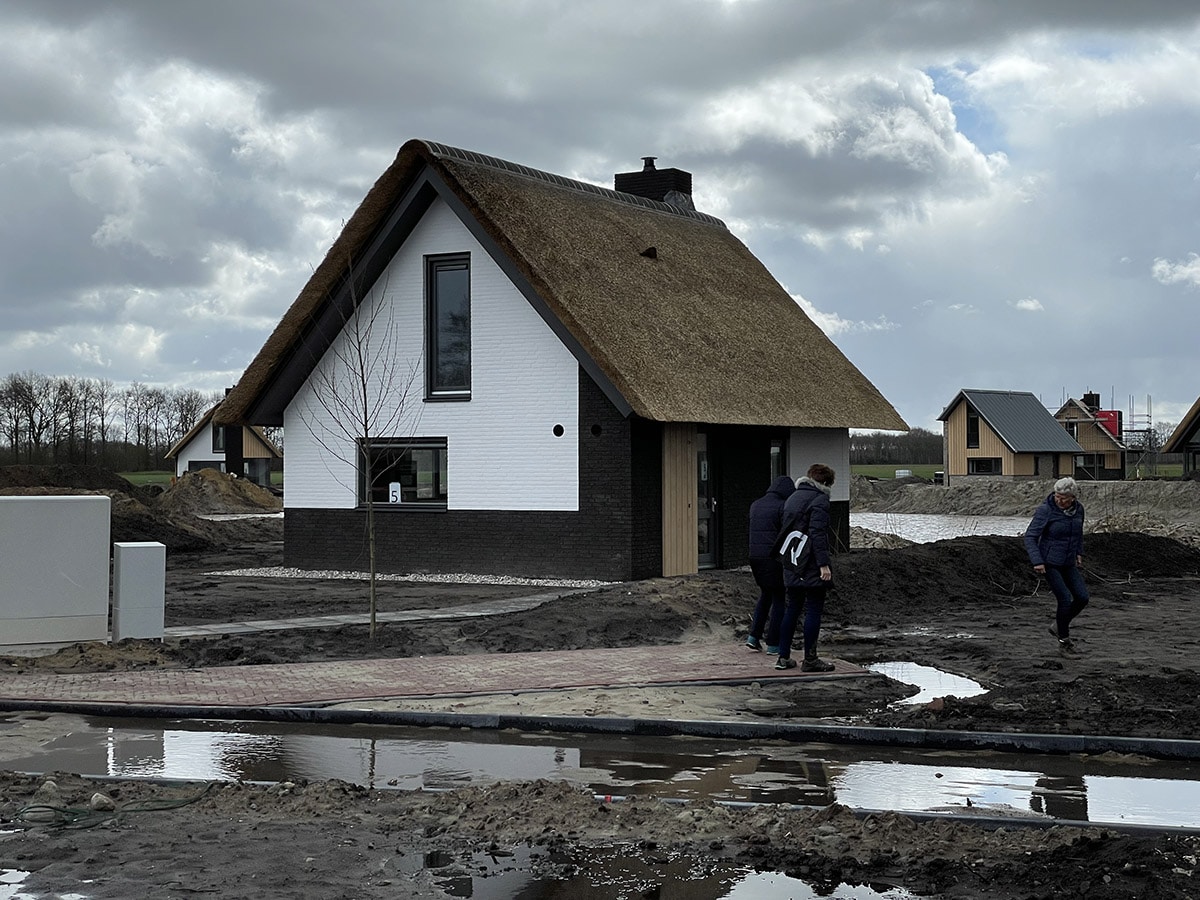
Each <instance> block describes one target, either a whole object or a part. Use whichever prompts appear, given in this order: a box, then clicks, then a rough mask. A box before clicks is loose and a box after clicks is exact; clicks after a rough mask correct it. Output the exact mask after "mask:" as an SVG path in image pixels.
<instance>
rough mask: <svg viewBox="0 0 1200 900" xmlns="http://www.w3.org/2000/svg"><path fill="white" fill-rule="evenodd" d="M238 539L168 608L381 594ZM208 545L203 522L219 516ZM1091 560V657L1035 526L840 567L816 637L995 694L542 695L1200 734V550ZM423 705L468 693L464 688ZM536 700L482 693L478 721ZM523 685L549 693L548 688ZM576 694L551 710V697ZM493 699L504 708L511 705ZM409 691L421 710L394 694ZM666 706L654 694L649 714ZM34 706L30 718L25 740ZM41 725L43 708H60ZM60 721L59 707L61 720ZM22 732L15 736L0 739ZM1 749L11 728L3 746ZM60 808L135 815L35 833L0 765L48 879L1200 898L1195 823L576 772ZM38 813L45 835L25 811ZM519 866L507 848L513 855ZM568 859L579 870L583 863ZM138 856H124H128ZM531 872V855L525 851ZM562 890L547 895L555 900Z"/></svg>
mask: <svg viewBox="0 0 1200 900" xmlns="http://www.w3.org/2000/svg"><path fill="white" fill-rule="evenodd" d="M252 521H253V524H251V525H248V526H247V525H245V524H244V523H243V524H242V525H240V526H238V527H239V529H240V530H239V532H238V533H237V534H236V535H234V536H233V537H232V538H231V539H228V540H226V542H225V543H224V544H223V545H220V546H217V547H216V548H215V549H214V548H213V547H211V546H210V547H208V548H206V549H205V550H204V551H202V552H185V551H181V550H178V551H176V552H172V553H169V555H168V587H167V597H168V602H167V624H168V625H172V624H183V623H198V622H220V621H245V620H247V619H261V618H272V617H280V616H283V615H288V616H305V615H320V614H327V613H328V612H329V611H330V610H338V611H364V612H365V610H366V588H365V585H364V584H362V583H361V582H354V581H335V580H330V579H324V578H312V579H266V578H260V577H254V576H250V575H239V576H225V575H219V574H212V573H216V572H222V571H229V570H234V569H245V568H253V567H259V566H273V565H278V564H279V563H280V557H281V546H280V544H279V543H278V540H279V536H280V535H279V532H278V530H277V529H278V528H279V525H278V522H279V520H278V519H262V520H252ZM197 527H199V528H200V529H202V530H203V532H204V534H205V536H206V540H209V541H210V542H211V541H213V538H212V537H211V535H212V534H213V532H212V531H211V530H208V529H209V526H208V525H202V526H197ZM1084 562H1085V574H1086V578H1087V581H1088V584H1089V587H1090V589H1091V591H1092V603H1091V605H1090V606H1089V607H1088V609H1087V610H1085V611H1084V613H1083V614H1082V615H1081V616H1080V618H1079V619H1078V620H1077V622H1076V625H1075V627H1074V629H1073V634H1072V636H1073V638H1074V639H1075V641H1076V645H1077V647H1078V652H1077V653H1072V654H1063V653H1061V652H1060V651H1059V648H1058V644H1057V641H1056V640H1055V639H1054V638H1053V637H1051V636H1050V635H1049V634H1048V633H1047V628H1048V626H1049V625H1050V623H1051V621H1052V616H1053V607H1054V601H1053V599H1052V597H1051V596H1050V595H1049V592H1048V591H1047V589H1046V586H1045V584H1044V583H1043V582H1042V581H1041V580H1040V579H1039V578H1038V577H1037V576H1036V575H1035V574H1034V573H1033V572H1032V570H1031V569H1030V567H1029V564H1028V560H1027V559H1026V558H1025V555H1024V550H1023V548H1022V546H1021V542H1020V540H1019V539H1016V538H1002V537H984V536H975V537H966V538H958V539H955V540H952V541H942V542H938V543H934V544H923V545H913V546H908V547H901V548H898V549H893V550H852V551H850V552H847V553H843V554H841V555H840V556H839V557H838V558H837V559H836V560H835V564H834V571H835V590H834V592H833V593H832V594H831V597H830V600H829V603H828V605H827V611H826V618H825V624H824V628H823V631H822V639H821V652H822V654H823V655H827V656H834V657H839V658H842V659H846V660H849V661H852V662H855V663H858V664H860V665H864V666H865V665H868V664H870V663H872V662H883V661H909V662H914V663H920V664H924V665H928V666H933V667H936V668H939V669H942V670H945V671H948V672H952V673H954V674H958V675H962V676H965V677H968V678H971V679H973V680H975V681H978V682H980V683H981V684H982V685H984V686H985V687H986V688H988V691H987V693H985V694H982V695H980V696H978V697H973V698H969V699H956V698H952V697H947V698H939V699H938V700H936V701H934V702H933V703H930V704H928V705H922V706H917V707H912V706H893V705H889V703H890V701H892V700H895V699H898V698H901V697H903V696H906V695H908V694H910V693H912V692H913V691H914V689H912V688H910V687H908V686H906V685H901V684H899V683H897V682H894V681H890V680H889V679H886V678H883V677H882V676H872V677H869V678H862V679H851V680H847V681H833V680H816V681H808V682H804V681H798V682H794V683H788V682H782V683H780V682H771V683H767V684H759V685H753V686H744V687H739V688H716V687H714V688H693V689H690V690H689V691H675V690H672V691H669V692H665V695H653V694H652V693H651V692H647V691H641V690H635V689H629V690H627V691H603V692H572V693H571V695H569V696H561V695H560V696H558V697H555V698H546V704H547V708H553V709H554V710H555V711H561V712H573V713H575V714H589V713H590V714H601V715H629V716H644V715H656V714H657V715H664V714H665V712H664V710H669V712H670V715H671V717H674V718H704V717H706V716H708V715H721V716H726V717H730V716H732V717H740V718H745V719H752V718H757V719H760V720H761V719H768V720H779V721H811V720H812V719H814V718H819V717H831V716H832V717H837V718H838V719H839V720H840V721H847V722H856V723H859V724H870V725H881V726H893V727H904V728H935V729H961V730H975V731H1020V732H1037V733H1052V734H1053V733H1061V734H1071V733H1075V734H1095V733H1101V734H1108V735H1131V736H1149V737H1170V738H1175V739H1188V740H1200V712H1197V704H1196V702H1195V698H1196V696H1197V692H1198V690H1200V663H1198V662H1197V660H1198V659H1200V654H1198V650H1200V550H1197V549H1196V548H1194V547H1192V546H1190V545H1189V544H1188V543H1185V542H1182V541H1180V540H1177V539H1176V538H1174V537H1169V536H1164V535H1155V534H1147V533H1141V532H1109V533H1101V534H1091V535H1089V536H1088V538H1087V542H1086V547H1085V560H1084ZM545 591H546V589H545V588H540V587H539V588H535V589H531V588H529V587H522V586H514V585H480V584H467V583H462V584H453V585H445V584H422V583H411V582H391V583H384V584H382V585H381V586H380V595H379V598H378V608H379V610H380V611H387V610H393V609H429V608H441V607H445V606H450V605H459V604H467V605H469V604H476V603H479V602H480V601H484V600H487V599H489V598H491V597H495V596H514V595H525V594H528V593H531V592H534V593H543V592H545ZM755 598H756V591H755V589H754V586H753V581H752V579H751V577H750V574H749V572H748V571H747V570H735V571H713V572H704V573H700V574H698V575H694V576H686V577H680V578H663V579H651V580H647V581H643V582H635V583H628V584H621V585H611V586H607V587H603V588H599V589H596V590H594V591H589V592H587V593H582V594H570V595H566V594H565V592H564V595H563V596H561V597H559V598H558V599H556V600H553V601H551V602H550V603H548V604H547V605H545V606H543V607H540V608H538V609H534V610H531V611H528V612H521V613H513V614H508V615H504V616H495V617H484V618H474V619H463V620H455V621H442V622H438V623H436V624H429V625H424V624H404V625H390V624H381V625H380V626H379V628H378V633H377V635H376V637H375V638H373V639H372V638H370V637H369V636H368V634H367V630H366V627H365V626H344V627H341V628H333V629H322V630H320V631H319V632H317V633H313V632H309V631H284V632H271V633H266V634H261V635H258V634H252V635H235V636H226V637H221V638H214V639H203V640H188V641H180V642H178V643H176V642H166V643H157V642H145V641H130V642H124V643H122V644H121V645H118V646H116V647H108V646H105V645H94V644H89V645H77V646H74V647H69V648H65V649H63V650H62V651H60V652H59V653H56V654H50V655H44V656H36V657H30V656H10V657H7V658H4V659H2V660H0V665H2V666H5V667H6V668H7V669H8V671H10V672H21V671H33V670H39V671H45V670H47V669H50V670H59V671H76V672H78V671H94V670H101V669H105V668H116V667H123V666H169V667H189V666H204V665H230V664H233V665H251V664H255V663H264V662H287V661H296V662H300V661H316V660H322V659H338V658H374V657H390V656H411V655H429V654H435V653H437V654H480V653H512V652H523V651H536V650H549V649H571V648H577V647H620V646H634V645H644V644H647V643H653V644H659V645H662V647H663V652H665V653H669V652H670V647H671V645H672V644H678V643H680V642H685V641H742V640H744V636H745V633H746V628H747V625H748V618H749V613H750V609H751V607H752V605H753V602H754V599H755ZM437 702H438V703H440V704H442V705H441V706H439V707H431V706H430V703H428V702H427V703H426V704H425V705H424V706H413V707H412V708H441V709H447V710H451V711H453V710H454V709H462V708H463V705H462V701H461V700H460V701H454V700H444V701H437ZM516 702H518V698H512V697H504V698H498V697H497V698H478V699H477V700H475V701H474V705H473V706H471V707H469V708H470V710H471V711H475V710H478V709H482V708H493V709H505V708H511V707H505V704H513V703H516ZM524 702H526V703H527V704H528V703H531V702H532V703H536V702H537V698H536V697H535V698H529V697H526V698H525V700H524ZM551 703H553V704H557V705H555V706H553V707H551V706H550V704H551ZM489 705H490V706H489ZM394 706H395V707H396V708H402V705H401V704H394ZM646 710H650V712H649V713H647V712H646ZM32 716H33V714H19V715H18V714H14V715H13V716H12V717H10V718H9V720H8V721H7V722H5V723H2V724H4V725H5V726H11V728H12V730H13V731H16V730H19V729H20V728H21V727H24V726H28V725H32V724H33V723H32V722H31V721H30V718H31V717H32ZM42 718H43V719H44V718H45V717H44V716H42ZM42 724H43V725H44V724H46V723H44V722H43V723H42ZM9 734H10V731H9V730H8V727H6V728H5V729H3V730H0V737H4V736H7V735H9ZM4 747H5V744H4V743H3V742H0V753H2V752H3V749H4ZM55 780H56V781H57V782H58V790H59V791H60V796H59V803H58V804H57V805H60V806H64V807H71V808H76V807H80V806H82V807H87V805H88V801H89V798H90V797H91V795H92V793H94V792H95V791H97V790H101V791H104V792H106V793H108V794H110V795H114V799H115V800H116V802H117V804H118V805H119V806H122V805H123V806H125V807H126V808H130V809H140V807H139V806H138V804H143V805H145V804H148V807H147V808H148V809H152V810H153V811H147V812H145V813H144V814H134V813H133V812H130V813H129V814H128V815H124V816H122V817H121V818H119V819H116V820H111V819H110V820H108V821H105V822H102V823H99V824H96V825H95V827H88V828H64V827H55V826H54V825H53V824H52V823H42V824H30V823H27V822H25V821H24V819H23V817H22V816H21V815H20V810H21V809H22V808H23V807H25V806H27V805H28V804H29V803H30V802H31V801H32V800H33V798H34V795H35V791H37V790H38V789H39V786H40V785H41V783H42V779H38V778H32V777H28V776H22V775H18V774H14V773H6V774H5V775H4V777H3V778H2V779H0V818H2V819H3V821H4V822H5V823H8V824H5V825H4V826H3V828H2V829H0V830H5V829H8V828H14V829H16V828H17V826H22V827H21V828H19V829H18V830H15V831H14V832H13V833H10V834H6V835H3V836H0V868H14V869H21V870H27V871H36V873H37V874H36V875H35V876H31V878H30V880H29V882H28V885H29V886H33V885H36V886H37V887H38V889H41V890H46V891H51V890H57V891H62V892H66V891H70V890H76V891H79V890H80V889H81V884H82V882H83V881H84V880H85V879H92V881H91V883H89V884H87V885H86V893H87V894H88V895H89V896H95V897H117V896H122V897H124V896H146V897H175V896H181V895H182V894H183V893H195V892H202V893H215V894H217V895H219V896H228V897H243V896H244V897H251V896H253V897H290V896H312V895H318V896H346V897H350V896H356V897H395V896H401V895H402V896H414V897H439V896H447V893H446V890H445V887H446V881H445V878H446V874H447V871H448V870H447V869H445V868H440V867H430V866H428V865H425V864H423V863H418V862H417V861H418V860H427V859H429V858H431V857H430V856H429V855H430V854H435V853H440V854H444V855H446V856H445V858H448V859H452V860H454V865H456V866H458V867H459V868H460V869H463V870H464V871H468V873H469V865H470V860H471V859H472V857H471V854H472V853H473V852H476V851H479V850H481V849H487V848H489V847H490V848H494V850H495V851H496V852H499V853H501V854H504V853H507V852H508V851H509V850H511V849H512V848H514V847H518V846H528V847H532V848H533V850H534V853H533V857H532V859H531V860H530V861H528V862H525V863H522V864H521V865H522V866H526V867H527V868H528V869H529V870H530V871H533V870H535V869H536V870H537V871H538V872H539V873H541V874H545V875H547V876H548V877H549V876H552V875H553V874H554V873H555V872H559V873H560V874H561V872H563V871H565V870H564V869H563V868H556V867H562V866H568V865H570V862H569V861H570V860H572V859H574V860H577V861H578V860H580V859H584V858H586V857H587V855H588V854H589V853H590V852H592V850H593V849H594V848H595V847H597V846H606V845H611V844H621V845H623V846H626V845H627V846H628V848H629V850H628V852H630V853H640V854H646V855H654V854H668V853H689V854H694V855H695V856H697V857H698V858H701V859H704V858H711V859H715V858H721V859H733V860H736V861H739V862H741V863H743V864H746V865H748V866H752V867H755V868H760V869H763V870H767V871H778V872H786V873H788V874H791V875H794V876H797V877H801V878H804V879H805V880H807V881H809V882H810V883H813V884H815V885H825V886H827V887H830V888H832V886H835V885H837V884H838V883H841V882H846V883H861V884H866V883H875V884H895V885H902V886H904V887H907V888H908V889H910V890H912V891H914V892H917V893H919V894H920V895H922V896H931V897H947V898H950V897H953V898H967V900H970V898H985V897H986V898H999V897H1004V898H1043V897H1045V898H1050V897H1096V898H1130V897H1139V898H1177V897H1178V898H1183V897H1193V896H1198V895H1200V889H1198V888H1197V884H1198V883H1200V881H1198V879H1200V874H1198V873H1197V855H1198V852H1200V839H1198V838H1196V837H1194V836H1191V835H1187V834H1151V833H1118V832H1116V831H1113V830H1109V829H1101V828H1088V829H1076V828H1069V827H1061V826H1060V827H1053V828H1048V829H1034V828H1021V827H1010V828H1003V829H996V828H995V827H991V826H989V827H982V826H980V825H978V824H972V823H971V822H970V821H964V820H958V821H956V822H953V823H951V822H917V821H914V820H912V819H910V818H908V817H905V816H902V815H897V814H886V815H882V816H879V815H877V816H871V817H868V818H866V819H861V818H856V817H854V816H853V815H851V814H850V813H849V812H848V811H846V810H844V809H840V808H837V807H834V808H830V809H826V810H801V809H785V808H781V807H776V806H769V807H755V808H736V809H735V808H728V807H722V806H717V805H713V804H708V803H696V804H690V805H689V806H688V807H686V808H685V809H681V808H680V807H679V806H676V805H670V804H665V803H659V802H656V801H654V800H653V799H639V800H636V801H627V802H622V803H614V804H605V803H602V802H599V801H597V800H595V799H594V798H592V797H591V796H590V795H588V794H585V793H581V792H578V791H575V790H572V789H570V788H568V787H566V786H563V785H557V784H546V783H540V782H539V783H532V784H519V785H516V784H514V785H501V786H497V787H490V788H486V787H480V788H464V789H462V790H459V791H454V792H451V793H447V794H394V793H390V792H386V791H385V792H373V791H366V790H363V789H360V788H358V787H356V786H352V785H345V784H341V783H337V782H328V783H320V784H299V785H289V786H255V785H245V784H235V785H217V786H214V787H212V788H211V789H210V790H208V791H207V793H205V794H204V796H203V797H202V798H200V799H197V800H196V801H195V802H188V803H186V804H184V805H180V806H178V807H177V808H160V807H166V806H171V805H173V801H175V800H178V799H179V798H180V797H187V796H191V795H194V794H195V792H196V791H197V790H198V789H199V788H200V786H189V787H185V786H180V785H155V784H149V783H134V782H123V783H120V784H103V783H101V784H95V783H88V782H85V781H81V780H79V779H76V778H74V777H73V776H70V775H61V776H58V777H57V778H56V779H55ZM24 826H29V827H27V828H26V827H24ZM500 858H506V857H503V856H501V857H500ZM564 860H566V861H567V862H564ZM116 861H120V863H121V864H122V865H120V866H117V865H115V864H114V863H115V862H116ZM513 865H516V863H513ZM548 896H552V895H548Z"/></svg>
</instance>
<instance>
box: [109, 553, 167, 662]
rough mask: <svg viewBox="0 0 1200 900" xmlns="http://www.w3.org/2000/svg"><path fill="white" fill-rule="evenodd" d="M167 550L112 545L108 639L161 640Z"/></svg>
mask: <svg viewBox="0 0 1200 900" xmlns="http://www.w3.org/2000/svg"><path fill="white" fill-rule="evenodd" d="M166 571H167V548H166V546H164V545H163V544H160V543H158V542H157V541H128V542H123V541H118V542H117V543H115V544H113V607H112V638H113V640H114V641H119V640H121V639H123V638H150V639H155V640H161V639H162V636H163V620H164V615H165V613H164V606H165V602H164V598H165V594H166V577H167V576H166Z"/></svg>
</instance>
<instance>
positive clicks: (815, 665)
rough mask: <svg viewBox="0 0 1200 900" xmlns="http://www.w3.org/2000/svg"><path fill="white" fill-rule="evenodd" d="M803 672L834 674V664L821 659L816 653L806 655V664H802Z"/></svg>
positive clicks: (801, 669)
mask: <svg viewBox="0 0 1200 900" xmlns="http://www.w3.org/2000/svg"><path fill="white" fill-rule="evenodd" d="M800 671H801V672H832V671H833V663H831V662H826V661H825V660H823V659H821V658H819V657H818V656H817V654H816V653H805V654H804V662H802V663H801V664H800Z"/></svg>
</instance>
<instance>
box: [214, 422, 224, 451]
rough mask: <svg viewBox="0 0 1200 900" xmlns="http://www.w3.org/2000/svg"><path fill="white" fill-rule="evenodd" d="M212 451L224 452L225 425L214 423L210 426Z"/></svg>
mask: <svg viewBox="0 0 1200 900" xmlns="http://www.w3.org/2000/svg"><path fill="white" fill-rule="evenodd" d="M212 439H213V453H224V452H225V426H224V425H214V426H213V427H212Z"/></svg>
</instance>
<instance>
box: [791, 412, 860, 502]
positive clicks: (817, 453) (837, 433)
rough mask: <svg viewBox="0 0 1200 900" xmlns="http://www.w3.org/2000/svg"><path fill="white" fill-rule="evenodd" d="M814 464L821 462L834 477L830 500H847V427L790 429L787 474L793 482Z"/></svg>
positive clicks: (848, 487) (848, 468)
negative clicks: (834, 474) (832, 472)
mask: <svg viewBox="0 0 1200 900" xmlns="http://www.w3.org/2000/svg"><path fill="white" fill-rule="evenodd" d="M814 463H824V464H825V465H827V466H829V468H831V469H833V471H834V472H835V473H836V474H837V478H836V479H835V480H834V482H833V490H831V491H830V492H829V499H830V500H849V499H850V431H849V429H846V428H793V429H792V430H791V435H790V437H789V439H788V474H789V475H791V476H792V478H793V479H796V478H800V477H801V476H803V475H806V474H807V473H808V467H809V466H811V465H813V464H814Z"/></svg>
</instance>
